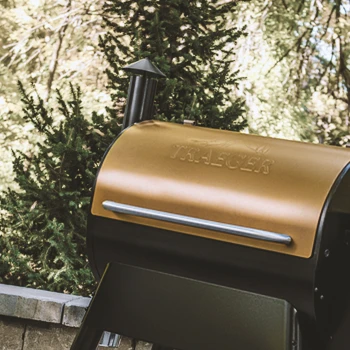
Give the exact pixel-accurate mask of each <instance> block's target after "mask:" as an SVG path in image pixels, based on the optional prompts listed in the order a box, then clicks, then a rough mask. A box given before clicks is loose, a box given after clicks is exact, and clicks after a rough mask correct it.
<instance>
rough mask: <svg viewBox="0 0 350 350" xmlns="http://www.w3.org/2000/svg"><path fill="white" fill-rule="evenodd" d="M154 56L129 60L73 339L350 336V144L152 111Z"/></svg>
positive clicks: (269, 344) (219, 343)
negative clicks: (84, 306)
mask: <svg viewBox="0 0 350 350" xmlns="http://www.w3.org/2000/svg"><path fill="white" fill-rule="evenodd" d="M145 64H147V65H148V66H147V67H148V68H147V69H148V71H147V72H146V73H145V72H144V73H143V75H142V74H141V73H140V72H142V67H143V66H144V65H145ZM152 67H154V66H153V65H152V64H151V63H150V62H149V61H148V60H143V61H140V62H137V63H136V68H135V66H133V65H132V66H130V67H128V70H129V71H130V72H134V73H136V74H137V75H136V76H132V77H131V84H130V86H131V87H133V86H134V87H133V88H130V89H129V100H128V106H127V109H126V118H125V120H124V126H125V129H124V131H123V132H122V133H121V134H120V135H119V136H118V137H117V139H116V140H115V141H114V143H113V144H112V145H111V146H110V148H109V149H108V150H107V152H106V154H105V156H104V159H103V161H102V163H101V166H100V169H99V172H98V175H97V177H96V182H95V185H94V190H93V197H92V202H91V211H90V215H89V221H88V233H87V246H88V255H89V261H90V264H91V267H92V269H93V272H94V274H95V277H96V279H97V280H100V281H101V282H100V285H99V288H98V290H97V294H96V296H95V298H94V300H93V302H92V304H91V306H90V309H89V311H88V313H87V315H86V317H85V321H84V324H83V326H82V329H81V330H80V333H79V335H78V336H77V338H76V341H75V344H74V345H73V347H72V349H74V350H77V349H84V350H85V349H90V347H89V346H91V349H93V348H94V347H96V339H97V340H98V338H99V337H100V336H101V332H102V331H103V330H108V331H111V332H119V333H121V334H125V335H128V336H133V337H138V338H140V339H143V340H147V341H151V342H154V343H159V344H162V345H164V346H167V347H169V348H176V349H182V350H197V349H198V350H199V349H201V350H203V349H208V350H209V349H229V348H232V347H236V346H238V347H237V348H239V349H246V350H250V349H259V350H260V349H261V350H282V349H286V350H287V349H290V350H292V349H294V350H296V349H301V348H302V349H317V350H321V349H326V348H329V349H334V350H336V349H339V350H340V349H343V348H342V347H339V346H338V344H340V343H341V342H343V341H344V339H345V341H347V344H348V345H349V344H350V340H346V338H344V337H346V335H344V334H342V327H343V328H344V327H345V328H346V326H344V324H346V322H345V323H344V321H343V320H344V314H345V316H346V314H347V311H346V310H347V308H346V305H347V299H348V295H349V291H348V289H347V283H346V282H347V279H346V277H347V276H348V275H349V256H350V254H349V241H350V164H349V162H350V151H349V150H348V149H342V148H335V147H330V146H323V145H315V144H306V143H300V142H293V141H286V140H279V139H272V138H265V137H260V136H254V135H246V134H241V133H234V132H227V131H222V130H213V129H206V128H201V127H197V126H193V125H179V124H173V123H166V122H159V121H154V120H151V119H152V113H153V111H152V108H153V107H152V105H151V104H150V102H149V101H150V99H151V100H152V99H153V96H154V91H155V84H156V80H155V79H156V78H158V77H161V72H159V70H155V68H152ZM152 69H153V70H152ZM140 74H141V75H140ZM135 77H136V78H137V79H138V81H137V84H138V85H137V84H136V83H135V81H134V80H133V79H136V78H135ZM135 84H136V85H135ZM135 86H136V87H135ZM149 87H151V88H149ZM132 89H134V90H135V91H134V93H135V94H136V95H137V98H138V102H137V103H135V99H134V98H133V97H132V96H130V93H133V91H131V90H132ZM150 89H151V92H150ZM130 91H131V92H130ZM132 104H133V106H134V107H133V108H134V109H135V108H136V107H137V108H136V110H137V111H136V112H135V113H136V114H135V113H134V114H133V112H132V108H131V107H130V106H131V105H132ZM143 105H146V108H144V107H143ZM135 106H136V107H135ZM145 110H146V111H147V113H145V115H142V113H143V112H142V111H145ZM135 115H136V116H135ZM140 115H141V117H140ZM135 122H136V124H135ZM102 319H103V321H102ZM345 320H346V317H345ZM342 322H343V325H342ZM345 328H344V329H345ZM344 332H345V331H344ZM331 339H332V340H331ZM339 339H341V341H340V340H339ZM82 344H84V345H82ZM88 344H89V345H88Z"/></svg>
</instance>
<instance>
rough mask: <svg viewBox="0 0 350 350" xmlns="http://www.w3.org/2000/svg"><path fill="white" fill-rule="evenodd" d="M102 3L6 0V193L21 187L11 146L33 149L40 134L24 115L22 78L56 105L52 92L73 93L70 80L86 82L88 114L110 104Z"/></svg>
mask: <svg viewBox="0 0 350 350" xmlns="http://www.w3.org/2000/svg"><path fill="white" fill-rule="evenodd" d="M101 7H102V3H101V2H96V1H92V0H84V1H82V0H59V1H51V0H28V1H24V0H16V1H1V2H0V10H1V13H2V16H1V18H0V27H1V32H0V148H1V155H2V159H1V162H2V166H1V168H0V191H1V190H2V189H4V188H6V187H7V186H8V185H10V186H13V188H15V187H16V184H15V183H14V182H13V181H12V179H13V174H12V166H11V161H12V154H11V149H21V150H22V151H25V152H30V149H31V143H32V142H35V138H36V137H37V136H38V135H37V134H36V133H35V129H34V128H33V127H31V126H30V125H29V124H26V125H24V123H23V119H22V118H21V117H20V112H21V103H20V94H19V93H18V89H17V80H18V79H21V80H22V81H24V82H26V83H28V85H29V83H30V82H32V83H33V84H35V87H36V89H37V90H38V92H39V93H40V95H41V96H43V98H44V99H45V101H47V102H49V103H50V104H51V106H53V107H55V105H56V99H55V98H52V99H50V98H49V97H50V95H51V91H52V90H55V89H56V88H59V89H60V90H61V91H62V93H65V92H68V91H69V84H68V82H71V83H79V85H80V86H81V89H82V90H83V91H84V94H83V95H82V96H81V98H82V103H83V104H84V108H85V111H86V112H87V113H89V112H91V111H92V110H101V109H104V106H105V105H108V103H109V101H110V97H109V94H108V93H107V91H106V88H105V85H106V83H107V79H106V75H105V74H104V70H105V68H106V66H107V62H106V61H105V60H104V56H103V53H102V52H101V51H100V50H99V48H98V36H99V35H101V34H102V33H103V29H102V22H103V19H102V17H101V11H102V9H101ZM55 111H58V109H57V108H54V112H55ZM54 117H55V116H54ZM56 117H57V118H59V117H60V116H59V115H58V113H57V115H56Z"/></svg>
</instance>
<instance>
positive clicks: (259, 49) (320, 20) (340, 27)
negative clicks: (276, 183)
mask: <svg viewBox="0 0 350 350" xmlns="http://www.w3.org/2000/svg"><path fill="white" fill-rule="evenodd" d="M349 12H350V3H349V1H348V0H307V1H289V0H268V1H265V2H259V1H253V2H250V3H241V7H240V10H239V14H238V17H237V20H238V21H239V23H242V24H247V32H248V40H247V42H242V43H241V45H240V51H239V53H240V54H239V55H238V57H244V59H241V60H239V62H237V63H238V64H237V66H236V67H237V68H239V69H241V71H244V72H245V73H246V74H247V77H248V79H247V80H246V81H245V82H243V84H242V85H241V87H242V89H243V90H244V92H242V93H243V94H244V95H246V96H247V108H248V116H249V121H252V123H251V126H252V127H253V128H254V129H255V131H256V132H258V133H265V134H269V135H271V136H274V135H275V132H276V131H277V132H278V133H279V136H282V137H283V136H284V137H286V136H287V137H289V138H294V139H301V140H308V141H313V142H321V143H330V144H336V145H345V144H346V143H347V142H348V141H349V140H350V136H349V135H350V132H349V111H350V110H349V101H350V100H349V96H350V94H349V76H350V75H349V73H350V70H349V69H350V57H349V53H350V37H349V35H348V34H349V30H350V18H349ZM247 58H248V59H247ZM288 125H289V128H288ZM276 129H277V130H276Z"/></svg>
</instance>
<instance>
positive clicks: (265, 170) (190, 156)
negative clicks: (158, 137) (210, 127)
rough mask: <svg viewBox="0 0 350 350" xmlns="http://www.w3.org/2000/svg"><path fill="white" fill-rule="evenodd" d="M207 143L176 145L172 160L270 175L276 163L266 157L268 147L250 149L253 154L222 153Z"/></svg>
mask: <svg viewBox="0 0 350 350" xmlns="http://www.w3.org/2000/svg"><path fill="white" fill-rule="evenodd" d="M208 146H210V143H209V142H208V143H206V144H205V145H204V147H194V146H187V145H179V144H177V145H174V146H173V152H172V154H171V158H172V159H178V160H181V161H183V162H189V163H194V164H205V165H208V166H213V167H218V168H222V167H225V168H228V169H230V170H241V171H248V172H254V173H258V174H265V175H268V174H269V173H270V169H271V166H272V165H273V164H274V163H275V162H274V161H273V160H271V159H268V158H267V157H266V153H267V152H268V151H269V149H268V148H266V147H260V148H259V147H249V148H251V149H252V150H253V151H254V153H253V152H251V153H250V154H248V153H243V152H229V151H225V152H221V151H220V150H217V149H214V148H212V147H208Z"/></svg>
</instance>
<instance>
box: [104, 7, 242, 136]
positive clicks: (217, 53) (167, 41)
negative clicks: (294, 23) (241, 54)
mask: <svg viewBox="0 0 350 350" xmlns="http://www.w3.org/2000/svg"><path fill="white" fill-rule="evenodd" d="M235 9H236V3H235V2H233V1H229V2H222V1H218V0H198V1H182V0H141V1H134V0H125V1H118V0H107V1H106V3H105V6H104V10H105V16H104V17H105V21H106V28H107V29H108V30H109V31H108V33H107V34H106V35H105V37H104V38H103V39H102V40H101V46H102V48H103V50H104V52H105V54H106V57H107V59H108V62H109V63H110V66H111V69H109V70H108V76H109V87H110V88H111V89H112V90H113V91H114V93H113V95H112V99H113V101H114V104H115V106H116V107H118V108H116V109H115V110H111V111H110V112H111V113H112V115H115V116H116V117H122V108H120V107H121V106H123V105H124V104H125V97H126V92H127V86H128V78H127V76H126V75H125V74H123V72H122V71H121V68H122V67H124V66H125V65H127V64H130V63H133V62H134V61H136V60H139V59H141V58H145V57H148V58H149V59H150V60H151V61H152V62H153V63H155V64H156V65H157V66H158V68H159V69H160V70H161V71H162V72H163V73H164V74H165V75H166V76H167V79H164V80H160V81H159V85H158V92H157V96H156V106H157V117H158V118H159V119H163V120H164V119H165V120H172V121H176V122H181V121H182V120H183V119H192V120H195V121H196V123H197V125H201V126H207V127H212V128H221V129H228V130H236V131H239V130H241V129H242V128H244V127H245V126H246V120H245V119H244V118H243V117H242V114H243V101H242V100H241V99H237V98H236V97H233V96H232V90H233V89H235V87H236V86H237V84H238V81H239V78H238V75H237V74H238V73H237V72H236V71H233V70H232V64H233V62H234V48H235V43H236V41H237V39H238V38H239V37H241V36H242V35H243V30H242V29H237V28H236V27H234V26H233V25H231V24H229V21H228V18H230V16H231V14H232V12H234V11H235ZM116 111H118V112H116Z"/></svg>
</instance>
